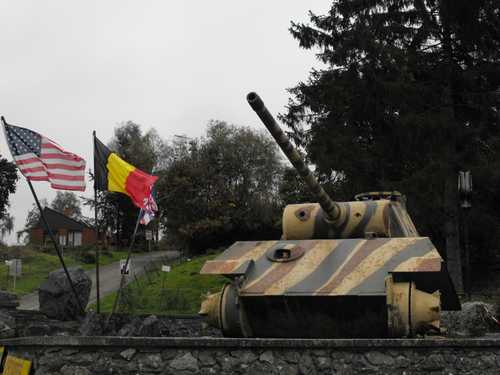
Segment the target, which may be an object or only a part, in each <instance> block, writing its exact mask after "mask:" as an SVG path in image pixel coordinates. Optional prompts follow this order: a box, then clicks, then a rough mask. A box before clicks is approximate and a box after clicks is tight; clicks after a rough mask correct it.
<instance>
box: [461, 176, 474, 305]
mask: <svg viewBox="0 0 500 375" xmlns="http://www.w3.org/2000/svg"><path fill="white" fill-rule="evenodd" d="M458 196H459V199H460V207H461V208H462V227H463V241H464V244H463V246H464V255H465V288H466V293H467V297H468V298H469V299H470V295H471V281H470V251H469V215H468V214H469V210H470V208H471V207H472V203H471V196H472V175H471V173H470V171H460V172H458Z"/></svg>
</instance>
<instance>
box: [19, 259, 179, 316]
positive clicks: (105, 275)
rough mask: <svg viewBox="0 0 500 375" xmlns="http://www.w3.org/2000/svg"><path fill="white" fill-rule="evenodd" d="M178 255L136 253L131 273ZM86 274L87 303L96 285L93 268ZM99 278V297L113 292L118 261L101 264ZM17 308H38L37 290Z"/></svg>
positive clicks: (92, 299) (94, 299) (137, 272)
mask: <svg viewBox="0 0 500 375" xmlns="http://www.w3.org/2000/svg"><path fill="white" fill-rule="evenodd" d="M178 256H179V253H178V252H177V251H155V252H152V253H147V254H145V255H138V256H133V257H132V273H135V274H136V275H140V274H142V273H143V272H144V266H145V265H146V264H148V263H149V262H151V261H155V260H159V259H161V258H168V259H170V260H172V259H175V258H177V257H178ZM86 273H87V275H89V276H90V278H91V279H92V291H91V292H90V300H89V304H91V303H95V301H96V286H95V270H90V271H86ZM99 275H100V278H99V281H100V286H101V287H100V291H101V298H102V297H104V296H106V295H108V294H110V293H112V292H115V291H116V290H118V288H119V286H120V276H121V275H120V263H119V262H116V263H112V264H108V265H107V266H101V268H100V272H99ZM19 302H20V304H19V307H18V308H19V309H24V310H38V307H39V306H38V292H35V293H31V294H27V295H25V296H23V297H21V299H20V301H19Z"/></svg>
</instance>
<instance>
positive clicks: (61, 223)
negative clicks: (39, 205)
mask: <svg viewBox="0 0 500 375" xmlns="http://www.w3.org/2000/svg"><path fill="white" fill-rule="evenodd" d="M43 214H44V216H45V219H46V220H47V223H48V224H49V226H50V228H51V229H52V230H58V229H68V230H74V231H81V230H83V229H84V228H92V227H91V226H89V225H87V224H85V223H83V222H81V221H78V220H75V219H72V218H70V217H69V216H66V215H64V214H63V213H61V212H59V211H56V210H53V209H52V208H49V207H45V208H44V209H43ZM34 228H42V229H44V230H45V227H44V225H43V222H42V218H40V219H39V220H38V223H37V224H36V225H35V227H34Z"/></svg>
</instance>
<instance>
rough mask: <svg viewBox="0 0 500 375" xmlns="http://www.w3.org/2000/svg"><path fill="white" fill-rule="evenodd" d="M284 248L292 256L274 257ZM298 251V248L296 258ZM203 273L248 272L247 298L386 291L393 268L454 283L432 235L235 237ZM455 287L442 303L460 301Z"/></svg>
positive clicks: (445, 292) (243, 286)
mask: <svg viewBox="0 0 500 375" xmlns="http://www.w3.org/2000/svg"><path fill="white" fill-rule="evenodd" d="M282 249H288V250H289V251H290V253H291V257H290V258H292V259H291V260H289V261H275V260H273V254H275V252H276V251H279V250H282ZM294 253H299V256H298V257H296V258H295V259H293V255H294ZM201 273H202V274H215V275H225V276H228V277H231V278H232V277H237V276H244V281H243V282H242V283H241V285H240V287H239V295H240V297H242V298H244V297H249V296H253V297H255V296H330V297H334V296H349V295H352V296H368V295H371V296H385V293H386V291H385V282H384V280H385V277H386V276H387V275H388V274H390V273H394V274H401V275H405V274H407V273H420V274H421V275H420V278H423V276H424V274H425V279H426V280H427V282H429V281H430V280H434V281H435V282H436V284H434V285H437V284H440V285H443V284H447V283H448V282H449V281H448V279H447V277H446V270H445V268H444V265H443V259H442V258H441V257H440V255H439V253H438V252H437V250H436V248H435V247H434V245H433V244H432V243H431V241H430V240H429V239H428V238H427V237H409V238H374V239H343V240H319V239H318V240H295V241H291V240H280V241H257V242H251V241H248V242H236V243H235V244H233V245H232V246H231V247H230V248H228V249H227V250H226V251H224V253H223V254H221V255H220V256H219V257H217V258H216V259H215V260H212V261H207V262H206V263H205V265H204V266H203V268H202V270H201ZM410 279H412V278H411V277H410ZM419 284H421V283H418V284H417V285H419ZM419 286H420V285H419ZM430 288H431V289H432V287H430ZM420 289H422V290H427V289H429V288H428V287H426V286H425V285H423V287H421V288H420ZM435 289H436V288H435V287H434V290H435ZM434 290H429V292H433V291H434ZM451 290H452V287H451V285H446V287H444V286H442V287H441V291H442V293H443V305H444V306H443V307H453V306H456V303H457V301H456V299H455V298H453V293H452V292H451Z"/></svg>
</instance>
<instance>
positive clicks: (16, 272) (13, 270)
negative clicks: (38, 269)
mask: <svg viewBox="0 0 500 375" xmlns="http://www.w3.org/2000/svg"><path fill="white" fill-rule="evenodd" d="M5 264H6V265H7V266H8V267H9V276H21V270H22V261H21V259H11V260H6V261H5Z"/></svg>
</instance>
